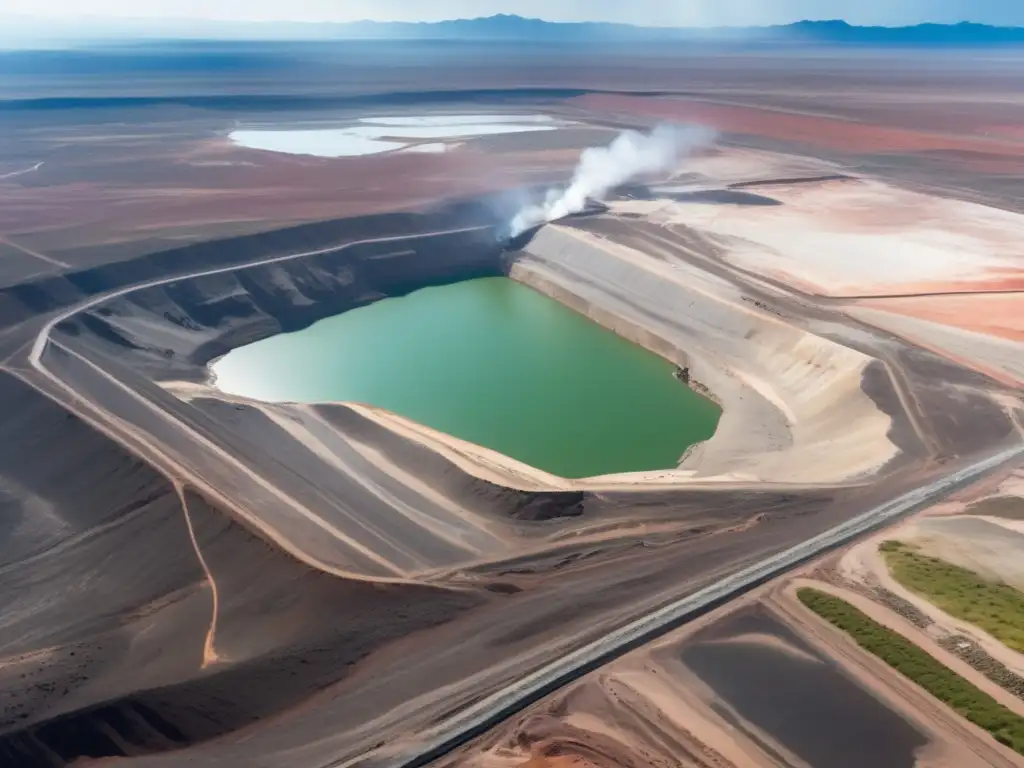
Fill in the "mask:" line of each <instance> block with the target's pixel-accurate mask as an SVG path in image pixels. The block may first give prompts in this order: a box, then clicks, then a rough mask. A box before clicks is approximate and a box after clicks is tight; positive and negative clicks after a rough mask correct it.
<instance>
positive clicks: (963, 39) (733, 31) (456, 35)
mask: <svg viewBox="0 0 1024 768" xmlns="http://www.w3.org/2000/svg"><path fill="white" fill-rule="evenodd" d="M337 26H338V30H337V31H338V32H339V33H341V35H344V36H347V37H356V38H364V39H374V38H375V39H436V40H557V41H574V40H578V41H615V40H622V41H630V40H709V41H714V40H726V41H729V40H732V41H751V42H757V41H764V42H804V43H814V42H821V43H849V44H867V45H880V44H881V45H922V44H924V45H929V44H938V45H972V44H981V45H988V44H993V43H1024V28H1022V27H993V26H989V25H987V24H973V23H970V22H963V23H960V24H918V25H916V26H910V27H858V26H853V25H851V24H848V23H846V22H845V21H839V20H835V21H800V22H797V23H795V24H785V25H779V26H771V27H708V28H697V27H684V28H676V27H637V26H632V25H629V24H612V23H605V22H581V23H559V22H550V21H543V20H541V19H527V18H523V17H522V16H508V15H497V16H488V17H486V18H479V19H457V20H453V21H440V22H420V23H409V22H377V21H358V22H353V23H349V24H340V25H337Z"/></svg>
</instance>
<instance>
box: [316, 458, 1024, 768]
mask: <svg viewBox="0 0 1024 768" xmlns="http://www.w3.org/2000/svg"><path fill="white" fill-rule="evenodd" d="M1022 456H1024V445H1014V446H1012V447H1010V448H1006V449H1003V450H1001V451H999V452H997V453H995V454H992V455H990V456H988V457H986V458H984V459H982V460H980V461H977V462H975V463H973V464H969V465H968V466H966V467H962V468H960V469H958V470H956V471H954V472H951V473H950V474H948V475H946V476H945V477H941V478H938V479H936V480H933V481H931V482H930V483H928V484H926V485H922V486H920V487H919V488H914V489H912V490H910V491H907V492H905V493H903V494H901V495H900V496H897V497H896V498H894V499H891V500H889V501H887V502H885V503H884V504H880V505H879V506H877V507H875V508H874V509H871V510H869V511H868V512H865V513H863V514H860V515H858V516H857V517H854V518H851V519H850V520H847V521H846V522H844V523H841V524H840V525H837V526H835V527H834V528H831V529H829V530H827V531H825V532H823V533H820V534H818V535H816V536H814V537H812V538H810V539H807V540H806V541H803V542H801V543H800V544H797V545H795V546H793V547H790V548H789V549H786V550H783V551H782V552H779V553H777V554H775V555H773V556H771V557H769V558H767V559H765V560H763V561H761V562H760V563H756V564H754V565H752V566H748V567H746V568H744V569H742V570H740V571H737V572H736V573H734V574H732V575H731V576H728V577H726V578H724V579H722V580H721V581H719V582H717V583H715V584H712V585H710V586H707V587H704V588H703V589H700V590H698V591H697V592H694V593H693V594H691V595H688V596H687V597H683V598H681V599H679V600H676V601H674V602H672V603H669V604H668V605H666V606H664V607H662V608H659V609H658V610H656V611H652V612H651V613H649V614H647V615H646V616H643V617H641V618H639V619H636V620H635V621H633V622H631V623H629V624H627V625H625V626H624V627H621V628H620V629H618V630H615V631H613V632H610V633H608V634H607V635H605V636H604V637H603V638H601V639H600V640H597V641H595V642H593V643H590V644H589V645H585V646H583V647H582V648H579V649H578V650H576V651H573V652H571V653H568V654H566V655H565V656H562V657H561V658H559V659H557V660H555V661H553V662H551V663H550V664H548V665H547V666H545V667H542V668H541V669H539V670H537V671H536V672H534V673H532V674H529V675H527V676H525V677H523V678H522V679H521V680H520V681H518V682H517V683H515V684H513V685H510V686H507V687H506V688H504V689H502V690H500V691H498V692H496V693H494V694H492V695H490V696H488V697H487V698H485V699H482V700H481V701H479V702H478V703H477V704H475V705H473V706H472V707H469V708H467V709H466V710H464V711H462V712H459V713H457V714H455V715H453V716H451V717H450V718H449V719H448V720H447V721H445V722H444V723H443V724H441V725H439V726H437V727H436V728H434V729H433V730H431V731H429V732H427V733H424V734H423V736H422V742H421V744H420V745H419V746H418V747H417V749H418V754H416V755H414V756H409V755H404V756H400V755H396V756H391V758H390V759H388V758H387V757H384V756H382V757H381V759H375V757H374V756H365V755H364V756H361V757H359V758H356V759H354V760H346V761H339V762H337V763H334V764H332V765H331V766H329V768H349V766H356V765H359V764H365V765H372V766H374V767H375V768H383V767H384V766H386V767H387V768H421V767H422V766H426V765H428V764H429V763H431V762H433V761H435V760H437V759H438V758H440V757H443V756H444V755H445V754H447V753H448V752H451V751H452V750H453V749H456V748H457V747H460V746H462V745H463V744H465V743H466V742H468V741H470V740H471V739H473V738H475V737H477V736H480V735H482V734H483V733H485V732H486V731H488V730H489V729H491V728H493V727H494V726H495V725H497V724H498V723H500V722H502V721H503V720H506V719H508V718H509V717H511V716H513V715H515V714H516V713H517V712H520V711H521V710H523V709H525V708H526V707H528V706H529V705H531V704H533V703H535V702H537V701H538V700H540V699H542V698H543V697H545V696H547V695H548V694H550V693H553V692H554V691H556V690H558V689H559V688H562V687H563V686H565V685H567V684H569V683H571V682H572V681H574V680H575V679H577V678H579V677H581V676H582V675H584V674H586V673H588V672H591V671H593V670H595V669H597V668H599V667H601V666H603V665H605V664H607V663H608V662H610V661H612V660H613V659H615V658H618V657H619V656H622V655H623V654H625V653H627V652H628V651H630V650H633V649H634V648H637V647H639V646H641V645H643V644H645V643H647V642H649V641H651V640H653V639H654V638H656V637H658V636H660V635H663V634H665V633H666V632H668V631H670V630H671V629H674V628H675V627H677V626H679V625H680V624H682V623H683V622H685V621H686V620H687V619H690V618H693V617H695V616H697V615H699V614H701V613H704V612H706V611H708V610H711V609H713V608H715V607H717V606H719V605H721V604H723V603H725V602H727V601H729V600H730V599H732V598H734V597H737V596H739V595H740V594H742V593H744V592H746V591H748V590H750V589H752V588H754V587H756V586H758V585H759V584H762V583H764V582H765V581H768V580H769V579H771V578H773V577H775V576H778V575H780V574H782V573H784V572H785V571H787V570H789V569H791V568H793V567H795V566H797V565H799V564H800V563H803V562H806V561H807V560H810V559H812V558H813V557H814V556H816V555H818V554H820V553H822V552H824V551H827V550H829V549H832V548H835V547H837V546H839V545H841V544H844V543H847V542H849V541H850V540H851V539H854V538H855V537H857V536H859V535H861V534H863V533H866V532H868V531H870V530H873V529H876V528H879V527H882V526H883V525H885V524H886V523H889V522H892V521H894V520H895V519H897V518H899V517H902V516H905V515H907V514H909V513H912V512H914V511H917V510H919V509H921V508H922V507H925V506H927V505H930V504H932V503H934V502H935V501H937V500H939V499H940V498H942V497H944V496H946V495H948V494H949V493H951V492H952V491H954V490H956V489H957V488H958V487H962V486H964V485H967V484H969V483H971V482H972V481H974V480H977V479H979V478H980V477H981V476H982V475H984V474H986V473H988V472H991V471H993V470H995V469H998V468H999V467H1001V466H1003V465H1005V464H1009V463H1011V462H1013V461H1014V460H1016V459H1018V458H1020V457H1022Z"/></svg>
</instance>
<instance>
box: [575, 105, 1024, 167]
mask: <svg viewBox="0 0 1024 768" xmlns="http://www.w3.org/2000/svg"><path fill="white" fill-rule="evenodd" d="M578 102H579V103H580V104H581V105H582V106H585V107H586V108H587V109H588V110H592V111H594V112H607V113H609V114H620V115H633V116H638V117H639V116H645V117H654V118H658V119H661V120H680V121H688V122H695V123H703V124H707V125H711V126H714V127H715V128H717V129H718V130H720V131H725V132H728V133H739V134H753V135H756V136H764V137H769V138H773V139H784V140H786V141H791V142H802V143H805V144H807V145H809V146H813V147H819V148H822V149H836V150H842V151H844V152H857V153H867V152H934V151H958V152H977V153H981V154H983V155H985V154H987V155H997V156H1000V157H1004V156H1005V157H1011V158H1014V161H1013V162H1014V163H1019V162H1022V161H1024V144H1021V143H1018V142H1014V141H1009V140H1004V139H1000V138H995V137H993V138H972V137H969V136H958V135H956V134H946V133H942V132H929V131H923V130H910V129H906V128H898V127H892V126H887V125H884V124H871V123H858V122H854V121H852V120H844V119H838V118H832V117H824V116H821V115H813V114H798V113H793V112H787V111H779V110H776V109H768V108H762V107H754V106H732V105H724V104H711V103H708V102H705V101H697V100H691V99H684V98H679V97H673V98H650V97H643V96H624V95H612V94H588V95H586V96H582V97H580V98H579V99H578ZM1017 167H1021V166H1018V165H1014V166H1011V167H1006V166H1003V170H1002V172H1003V173H1012V172H1013V168H1017Z"/></svg>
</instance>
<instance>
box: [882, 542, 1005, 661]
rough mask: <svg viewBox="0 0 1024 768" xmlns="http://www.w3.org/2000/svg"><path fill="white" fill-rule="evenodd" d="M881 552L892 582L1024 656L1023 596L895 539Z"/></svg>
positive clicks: (883, 545) (886, 543) (884, 546)
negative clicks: (983, 631) (894, 580)
mask: <svg viewBox="0 0 1024 768" xmlns="http://www.w3.org/2000/svg"><path fill="white" fill-rule="evenodd" d="M880 551H881V552H882V556H883V557H884V558H885V563H886V565H888V566H889V572H890V573H892V576H893V578H894V579H896V581H898V582H899V583H900V584H902V585H903V586H904V587H906V588H907V589H909V590H910V591H911V592H916V593H917V594H919V595H920V596H921V597H923V598H924V599H925V600H927V601H928V602H930V603H932V604H933V605H935V606H937V607H939V608H941V609H942V610H944V611H945V612H946V613H948V614H949V615H950V616H955V617H956V618H958V619H962V620H963V621H967V622H970V623H971V624H973V625H975V626H976V627H980V628H981V629H983V630H985V631H986V632H988V633H989V634H990V635H992V637H994V638H996V639H997V640H998V641H999V642H1001V643H1003V645H1006V646H1007V647H1009V648H1012V649H1013V650H1015V651H1021V652H1024V593H1022V592H1020V591H1019V590H1017V589H1014V588H1013V587H1011V586H1009V585H1008V584H1000V583H996V582H992V581H986V580H985V579H983V578H982V577H981V576H979V575H978V574H976V573H974V572H973V571H969V570H967V569H966V568H961V567H960V566H958V565H952V564H951V563H947V562H946V561H945V560H940V559H938V558H937V557H929V556H928V555H924V554H922V553H921V552H920V551H918V550H917V549H915V548H913V547H911V546H909V545H907V544H904V543H902V542H899V541H887V542H885V543H884V544H882V546H881V547H880Z"/></svg>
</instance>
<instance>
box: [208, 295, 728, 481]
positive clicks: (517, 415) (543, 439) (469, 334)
mask: <svg viewBox="0 0 1024 768" xmlns="http://www.w3.org/2000/svg"><path fill="white" fill-rule="evenodd" d="M213 372H214V374H215V376H216V383H217V386H218V387H219V388H220V389H221V390H222V391H225V392H228V393H230V394H234V395H242V396H245V397H250V398H256V399H259V400H267V401H275V402H280V401H292V402H360V403H365V404H368V405H372V406H375V407H379V408H384V409H386V410H389V411H393V412H395V413H398V414H400V415H402V416H405V417H407V418H410V419H413V420H414V421H417V422H420V423H421V424H425V425H426V426H428V427H433V428H434V429H437V430H440V431H442V432H445V433H448V434H450V435H453V436H455V437H458V438H461V439H463V440H468V441H470V442H473V443H476V444H478V445H483V446H485V447H487V448H491V449H494V450H496V451H499V452H501V453H503V454H505V455H507V456H510V457H512V458H514V459H518V460H519V461H523V462H525V463H527V464H530V465H532V466H535V467H538V468H540V469H543V470H545V471H548V472H551V473H553V474H557V475H561V476H563V477H571V478H579V477H590V476H594V475H603V474H611V473H619V472H633V471H642V470H651V469H663V468H669V467H674V466H676V465H677V464H678V463H679V460H680V457H681V456H682V454H683V453H684V452H685V451H686V450H687V448H689V447H690V446H691V445H693V444H694V443H697V442H700V441H702V440H706V439H708V438H709V437H711V435H712V434H713V433H714V431H715V428H716V426H717V424H718V418H719V415H720V410H719V408H718V406H717V405H715V404H714V403H713V402H711V401H710V400H708V399H706V398H704V397H702V396H701V395H699V394H698V393H696V392H694V391H693V390H692V389H690V388H689V387H688V386H687V385H686V381H685V380H686V375H685V371H683V370H681V369H678V368H677V367H676V366H674V365H672V364H671V363H669V362H667V361H665V360H663V359H662V358H660V357H658V356H656V355H654V354H653V353H651V352H648V351H647V350H645V349H642V348H641V347H638V346H636V345H634V344H632V343H630V342H628V341H626V340H624V339H622V338H620V337H618V336H616V335H615V334H614V333H612V332H610V331H608V330H606V329H604V328H602V327H601V326H599V325H597V324H596V323H594V322H592V321H590V320H588V319H587V318H586V317H584V316H582V315H580V314H578V313H576V312H574V311H573V310H571V309H569V308H568V307H565V306H563V305H562V304H560V303H558V302H557V301H555V300H553V299H550V298H548V297H547V296H544V295H542V294H540V293H537V292H535V291H534V290H532V289H531V288H528V287H526V286H524V285H521V284H519V283H516V282H515V281H513V280H510V279H508V278H505V277H488V278H480V279H476V280H469V281H466V282H461V283H456V284H453V285H447V286H442V287H432V288H425V289H422V290H419V291H416V292H414V293H412V294H409V295H408V296H404V297H401V298H393V299H385V300H382V301H378V302H375V303H373V304H370V305H368V306H365V307H361V308H359V309H355V310H351V311H349V312H345V313H343V314H341V315H336V316H334V317H331V318H328V319H326V320H323V321H321V322H318V323H316V324H314V325H312V326H310V327H309V328H307V329H305V330H302V331H299V332H296V333H284V334H279V335H277V336H272V337H270V338H268V339H264V340H262V341H259V342H256V343H254V344H249V345H247V346H244V347H240V348H238V349H235V350H233V351H232V352H230V353H229V354H228V355H226V356H225V357H223V358H222V359H220V360H219V361H217V362H216V363H214V364H213Z"/></svg>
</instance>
